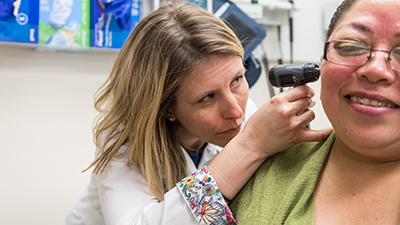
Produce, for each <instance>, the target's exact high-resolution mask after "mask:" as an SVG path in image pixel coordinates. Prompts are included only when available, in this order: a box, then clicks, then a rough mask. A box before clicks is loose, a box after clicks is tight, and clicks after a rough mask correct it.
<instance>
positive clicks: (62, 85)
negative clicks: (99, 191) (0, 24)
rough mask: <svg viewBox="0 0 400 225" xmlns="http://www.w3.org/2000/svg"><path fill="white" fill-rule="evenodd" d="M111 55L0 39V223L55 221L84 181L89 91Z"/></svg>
mask: <svg viewBox="0 0 400 225" xmlns="http://www.w3.org/2000/svg"><path fill="white" fill-rule="evenodd" d="M114 57H115V53H114V54H113V53H110V54H101V55H97V54H91V53H85V54H81V53H78V54H76V53H49V52H42V53H40V52H35V51H33V50H28V49H14V48H4V46H0V108H1V110H0V115H1V116H0V124H1V127H0V152H1V157H0V171H1V185H0V193H2V194H1V197H0V212H1V216H0V224H7V225H26V224H32V225H55V224H62V221H63V218H64V216H65V213H66V212H67V211H68V209H69V207H70V206H71V205H72V204H73V201H74V200H75V199H76V197H77V196H78V194H79V193H80V192H81V191H82V190H83V188H84V186H85V185H86V183H87V181H88V175H89V174H88V173H84V174H82V173H81V172H80V171H81V170H83V169H85V168H86V167H87V166H88V164H89V163H90V162H91V160H92V159H93V152H94V145H93V143H92V133H91V126H92V120H93V118H94V117H95V116H96V112H95V110H94V108H93V95H94V92H95V91H96V90H97V88H98V87H99V86H100V85H101V84H102V83H103V81H104V80H105V77H106V74H107V72H108V71H109V69H110V66H111V64H112V62H113V60H114Z"/></svg>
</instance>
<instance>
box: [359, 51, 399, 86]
mask: <svg viewBox="0 0 400 225" xmlns="http://www.w3.org/2000/svg"><path fill="white" fill-rule="evenodd" d="M388 57H389V56H388V53H387V52H385V51H376V52H373V53H372V55H371V59H370V60H369V61H368V62H367V64H366V65H364V66H362V67H360V69H358V70H357V75H358V77H359V78H366V79H367V80H368V81H369V82H371V83H377V82H386V83H392V82H393V81H394V80H395V79H396V74H395V71H394V70H392V68H391V67H390V63H389V59H388Z"/></svg>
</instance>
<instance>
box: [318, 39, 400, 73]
mask: <svg viewBox="0 0 400 225" xmlns="http://www.w3.org/2000/svg"><path fill="white" fill-rule="evenodd" d="M334 42H345V43H354V44H359V45H362V46H364V47H367V48H368V49H369V55H368V57H367V61H366V62H365V63H364V64H362V65H347V64H344V63H337V62H332V61H330V60H329V59H328V48H329V45H330V44H331V43H334ZM395 49H398V50H400V47H399V46H398V47H394V48H392V49H390V51H386V50H382V49H373V48H372V47H371V46H369V45H367V44H364V43H362V42H358V41H352V40H333V41H327V42H325V45H324V55H323V59H324V60H326V61H328V62H331V63H334V64H336V65H341V66H350V67H363V66H365V65H367V63H368V62H369V61H370V60H371V59H372V57H374V54H373V53H372V52H385V53H387V54H388V55H387V56H386V57H385V59H386V62H387V63H388V64H389V66H390V68H391V69H392V70H394V71H397V72H400V69H394V68H393V66H392V64H391V63H390V61H391V60H392V58H391V57H390V55H391V53H392V51H393V50H395ZM399 64H400V62H399Z"/></svg>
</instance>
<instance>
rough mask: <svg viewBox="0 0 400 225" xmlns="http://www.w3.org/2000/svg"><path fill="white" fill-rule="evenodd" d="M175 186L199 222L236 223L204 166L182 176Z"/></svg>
mask: <svg viewBox="0 0 400 225" xmlns="http://www.w3.org/2000/svg"><path fill="white" fill-rule="evenodd" d="M177 186H178V188H179V189H180V191H181V193H182V195H183V197H184V198H185V200H186V203H187V204H188V206H189V208H190V210H191V211H192V213H193V215H194V217H195V218H196V220H197V221H198V222H199V224H209V225H226V224H229V225H231V224H236V221H235V219H234V217H233V215H232V213H231V210H230V209H229V207H228V205H227V203H226V201H225V199H224V196H222V194H221V192H220V191H219V188H218V186H217V184H216V183H215V181H214V179H213V178H212V176H211V175H210V174H209V172H208V170H207V167H206V166H205V167H203V168H202V169H201V170H199V171H196V172H195V173H193V174H191V175H190V176H187V177H186V178H184V179H183V180H182V181H180V182H179V183H178V184H177Z"/></svg>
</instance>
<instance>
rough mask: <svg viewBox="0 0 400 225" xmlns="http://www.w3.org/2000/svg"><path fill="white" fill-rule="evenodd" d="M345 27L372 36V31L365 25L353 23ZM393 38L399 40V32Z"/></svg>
mask: <svg viewBox="0 0 400 225" xmlns="http://www.w3.org/2000/svg"><path fill="white" fill-rule="evenodd" d="M346 26H351V27H353V28H354V29H357V30H360V31H362V32H365V33H370V34H374V31H373V30H372V29H371V28H370V27H367V26H366V25H364V24H362V23H357V22H353V23H351V24H348V25H345V26H344V27H346ZM394 37H395V38H400V32H399V33H396V34H395V35H394Z"/></svg>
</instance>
